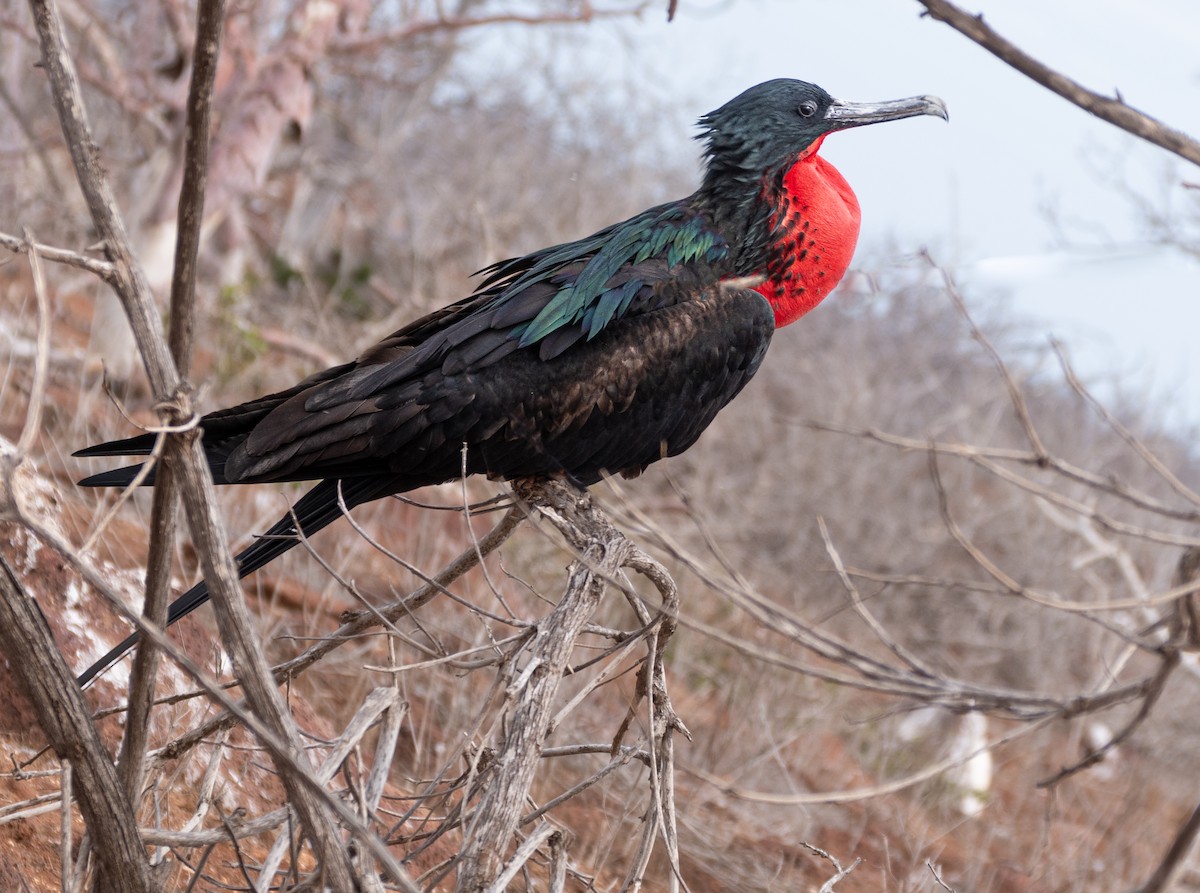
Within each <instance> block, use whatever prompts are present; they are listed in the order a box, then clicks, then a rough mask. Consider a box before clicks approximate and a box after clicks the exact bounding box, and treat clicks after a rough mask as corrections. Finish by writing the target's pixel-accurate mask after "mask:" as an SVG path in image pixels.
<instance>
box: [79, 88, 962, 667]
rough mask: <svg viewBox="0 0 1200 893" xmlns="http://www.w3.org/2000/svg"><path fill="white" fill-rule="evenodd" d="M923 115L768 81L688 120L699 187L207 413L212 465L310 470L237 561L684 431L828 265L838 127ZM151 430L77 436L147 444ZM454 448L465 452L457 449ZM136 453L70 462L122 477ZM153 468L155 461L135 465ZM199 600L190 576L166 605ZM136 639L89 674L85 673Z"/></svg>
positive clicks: (653, 453) (851, 233)
mask: <svg viewBox="0 0 1200 893" xmlns="http://www.w3.org/2000/svg"><path fill="white" fill-rule="evenodd" d="M915 115H936V116H938V117H940V118H946V117H947V114H946V107H945V105H944V104H943V103H942V101H941V100H940V99H937V98H936V97H933V96H917V97H913V98H910V99H901V100H896V101H892V102H881V103H850V102H843V101H841V100H837V99H834V98H833V97H831V96H830V95H829V94H828V93H826V92H825V91H824V90H822V89H821V88H820V87H817V86H815V85H813V84H808V83H805V82H803V81H796V80H790V79H778V80H772V81H767V82H766V83H763V84H759V85H758V86H756V87H752V88H750V89H749V90H747V91H746V92H744V93H742V94H741V95H740V96H738V97H736V98H735V99H733V100H731V101H730V102H728V103H726V104H725V105H723V106H721V107H720V108H719V109H717V110H716V111H713V112H710V113H709V114H707V115H705V116H704V117H702V118H701V119H700V122H699V125H700V128H701V133H700V136H699V138H700V139H702V140H703V141H704V144H705V148H704V161H705V171H704V176H703V181H702V183H701V185H700V188H699V189H697V190H696V191H695V192H694V193H692V194H691V195H690V196H688V197H687V198H684V199H680V200H679V201H674V202H669V203H667V204H663V205H659V206H657V207H654V208H650V209H649V210H647V211H643V212H642V213H641V214H638V215H636V216H634V217H631V218H629V219H628V220H625V221H623V222H621V223H616V224H613V225H612V226H609V227H607V228H605V229H602V230H600V231H599V232H597V233H595V234H593V235H590V236H587V237H586V238H583V239H579V240H578V241H575V242H567V243H565V244H562V245H555V246H554V247H551V248H544V249H542V250H540V251H535V252H533V253H531V254H527V255H525V256H523V257H517V258H512V259H509V260H504V261H500V262H499V263H496V264H493V265H492V266H490V267H488V268H486V269H485V270H483V271H481V275H483V276H484V279H483V281H482V283H481V284H480V286H479V289H478V291H476V292H475V293H474V294H472V295H471V296H470V297H467V298H464V299H463V300H461V301H458V302H457V303H454V304H451V305H449V306H447V307H445V308H443V309H441V310H437V311H435V312H433V313H431V314H429V315H428V316H425V317H423V318H421V319H418V320H416V321H415V322H413V323H411V324H409V325H407V326H405V327H404V328H402V329H401V330H400V331H398V332H396V333H395V334H393V335H391V336H389V337H388V338H386V339H384V340H383V341H381V342H380V343H379V344H377V345H375V346H374V347H372V348H370V349H369V350H368V351H367V352H366V353H364V354H363V355H362V356H361V357H359V358H358V359H357V360H355V361H353V362H350V363H346V364H344V365H341V366H335V367H334V368H332V369H326V370H325V371H324V372H318V373H317V374H315V375H313V376H311V377H309V378H307V379H305V380H304V381H302V382H300V383H299V384H297V385H295V386H294V387H292V388H289V389H288V390H286V391H281V392H280V393H277V394H271V395H269V396H266V397H260V398H258V399H256V400H251V401H250V402H248V403H243V404H241V405H239V406H234V407H231V408H229V409H222V410H218V411H217V412H213V413H209V414H208V415H206V416H204V418H203V419H202V420H201V426H202V428H203V440H202V442H203V445H204V451H205V453H206V454H207V457H208V462H209V466H210V468H211V469H212V474H213V478H214V480H215V481H216V483H218V484H253V483H263V482H269V481H311V480H317V481H320V483H318V484H317V485H316V486H315V487H313V488H312V489H311V490H309V491H308V492H307V493H306V494H305V495H304V496H303V497H302V498H301V499H300V500H299V501H298V502H297V503H296V504H295V506H294V507H293V510H292V512H291V513H289V514H288V515H286V516H284V517H283V518H281V519H280V520H279V521H278V522H276V523H275V525H274V526H273V527H271V529H270V530H268V531H267V533H266V534H265V535H264V536H263V537H261V538H260V539H258V540H256V541H255V543H254V544H253V545H251V546H250V547H249V548H247V549H246V550H245V551H243V552H242V553H241V554H240V555H238V558H237V561H238V567H239V571H240V574H241V575H242V576H245V575H246V574H249V573H251V572H253V571H254V570H257V569H258V568H260V567H262V566H263V565H264V564H266V563H267V562H269V561H271V560H272V559H274V558H276V557H277V556H279V555H281V554H282V553H284V552H286V551H287V550H288V549H290V548H292V547H293V546H295V545H296V544H297V542H299V539H298V537H297V535H296V534H297V526H296V525H299V530H300V531H301V532H302V533H303V534H304V535H305V536H309V535H311V534H313V533H315V532H316V531H317V530H320V529H321V528H323V527H325V526H326V525H327V524H329V523H331V522H332V521H334V520H336V519H337V518H338V517H339V516H340V515H341V513H342V510H341V508H340V506H339V504H338V503H339V500H338V493H339V489H340V492H341V497H342V499H343V501H344V503H345V505H346V507H347V508H353V507H354V506H356V505H360V504H362V503H364V502H368V501H370V500H373V499H379V498H381V497H384V496H388V495H391V494H395V493H402V492H404V491H406V490H411V489H413V488H416V487H421V486H425V485H427V484H436V483H441V482H444V481H447V480H451V479H454V478H457V477H459V476H460V475H461V474H462V470H463V467H464V462H465V468H466V471H467V473H468V474H486V475H488V476H489V477H492V478H497V479H512V478H517V477H525V476H530V475H564V476H565V477H566V478H568V479H569V480H572V481H574V482H575V483H577V484H578V485H579V486H581V487H584V486H588V485H590V484H593V483H595V482H597V481H598V480H600V478H601V476H602V475H603V474H604V473H606V472H608V473H621V474H624V475H626V476H632V475H636V474H638V473H639V472H641V471H642V470H643V469H644V468H646V466H648V465H650V464H651V463H652V462H655V461H657V460H658V459H661V458H662V457H664V456H674V455H677V454H679V453H681V452H683V451H684V450H686V449H687V448H688V447H690V446H691V445H692V444H693V443H695V442H696V439H697V438H698V437H699V436H700V434H701V432H702V431H704V429H705V428H706V427H708V425H709V423H710V422H712V420H713V418H714V417H715V416H716V414H717V412H718V411H719V410H720V409H721V408H722V407H724V406H725V405H726V404H727V403H728V402H729V401H730V400H732V399H733V397H734V396H736V395H737V393H738V392H739V391H740V390H741V389H742V388H743V387H744V386H745V384H746V382H748V381H749V380H750V378H751V377H752V376H753V375H754V373H755V372H756V371H757V370H758V367H759V364H760V363H761V362H762V360H763V356H764V354H765V353H766V350H767V345H768V344H769V343H770V341H771V335H772V333H773V332H774V331H775V328H776V327H777V326H783V325H787V324H788V323H790V322H793V321H794V320H796V319H798V318H800V317H801V316H803V315H804V314H805V313H807V312H808V311H809V310H811V309H812V308H813V307H815V306H816V305H817V304H818V303H819V302H820V301H821V300H822V299H823V298H824V297H825V296H826V295H827V294H829V292H830V291H831V290H832V289H833V288H834V286H835V285H837V283H838V280H840V279H841V278H842V274H843V273H845V272H846V267H847V266H848V265H849V263H850V257H851V255H852V254H853V252H854V246H855V243H856V241H857V239H858V228H859V207H858V201H857V199H856V198H855V197H854V193H853V192H852V191H851V189H850V187H849V185H848V184H847V183H846V181H845V179H844V178H843V177H842V175H841V174H839V173H838V171H837V170H836V169H835V168H834V167H833V166H832V165H831V164H829V162H827V161H825V160H824V159H823V158H821V157H820V156H819V155H818V154H817V150H818V149H820V147H821V143H822V141H823V140H824V139H825V137H826V136H828V135H829V134H830V133H833V132H834V131H837V130H845V129H847V128H850V127H858V126H860V125H864V124H874V123H877V122H880V121H892V120H896V119H899V118H908V117H912V116H915ZM153 445H154V435H152V434H143V435H140V436H138V437H132V438H129V439H127V440H118V441H113V442H111V443H104V444H100V445H98V446H93V447H88V448H87V449H85V450H80V451H79V452H78V453H76V454H75V455H77V456H145V455H149V453H150V451H151V448H152V447H153ZM464 449H465V452H466V456H465V459H464V456H463V451H464ZM140 467H141V466H140V465H134V466H129V467H125V468H118V469H115V470H113V471H107V472H103V473H101V474H97V475H93V476H92V477H89V478H87V479H86V480H84V481H81V483H82V485H83V486H86V487H123V486H126V485H128V484H129V483H130V482H131V481H132V480H133V479H134V476H135V475H136V474H137V473H138V469H139V468H140ZM153 482H154V475H153V472H151V474H150V475H149V476H148V477H147V479H146V481H145V483H146V484H152V483H153ZM207 599H208V589H207V587H206V586H205V584H204V583H203V582H201V583H198V584H196V585H195V586H194V587H192V588H191V589H190V590H188V592H187V593H185V594H184V595H183V596H182V597H180V598H179V599H178V600H177V601H175V602H174V603H173V604H172V605H171V608H170V614H169V618H168V621H167V622H168V624H170V623H174V622H175V621H176V620H178V619H180V618H181V617H183V616H184V615H186V614H188V613H189V612H190V611H192V610H194V609H195V608H196V607H198V606H199V605H201V604H203V603H204V602H205V601H206V600H207ZM136 641H137V637H136V636H131V637H130V638H128V639H126V640H125V641H124V642H122V643H121V644H120V645H118V646H117V647H116V648H114V649H113V650H112V651H111V652H109V653H108V654H107V655H105V656H104V657H103V658H101V659H100V660H99V661H98V662H97V663H96V664H95V665H93V666H92V667H91V668H89V669H88V670H87V671H86V672H85V673H83V675H82V676H81V677H80V682H81V684H86V683H87V682H88V681H90V680H91V679H92V678H93V677H94V676H95V675H96V673H98V672H100V671H101V670H103V669H105V668H107V667H108V666H109V665H111V664H112V663H113V662H114V661H115V660H116V659H117V658H118V657H120V656H121V655H122V654H124V653H125V652H126V651H128V650H129V648H131V647H132V646H133V645H134V644H135V643H136Z"/></svg>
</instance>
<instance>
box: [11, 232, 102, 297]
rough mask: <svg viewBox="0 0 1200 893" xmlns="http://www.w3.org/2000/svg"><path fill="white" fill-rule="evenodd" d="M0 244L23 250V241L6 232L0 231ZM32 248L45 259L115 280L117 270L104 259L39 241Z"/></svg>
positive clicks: (19, 250)
mask: <svg viewBox="0 0 1200 893" xmlns="http://www.w3.org/2000/svg"><path fill="white" fill-rule="evenodd" d="M0 245H2V246H3V247H5V248H7V249H8V250H9V251H12V252H23V251H25V250H26V249H25V247H24V246H25V242H24V241H23V240H21V239H18V238H17V237H16V236H10V235H8V234H7V233H0ZM33 247H34V249H35V250H36V251H37V253H38V254H40V255H41V256H42V257H44V258H45V259H46V260H49V261H53V262H54V263H59V264H66V265H67V266H71V267H78V268H79V269H81V270H87V271H88V272H89V273H93V274H95V275H96V276H98V277H100V278H101V279H103V280H104V281H105V282H107V283H109V284H110V285H112V284H113V283H114V282H115V281H116V276H117V271H116V267H114V266H113V265H112V264H111V263H109V262H108V261H104V260H97V259H96V258H94V257H88V256H87V255H86V254H80V253H78V252H77V251H68V250H67V249H65V248H55V247H54V246H53V245H42V244H40V243H38V244H36V245H34V246H33Z"/></svg>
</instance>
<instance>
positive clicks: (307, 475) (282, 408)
mask: <svg viewBox="0 0 1200 893" xmlns="http://www.w3.org/2000/svg"><path fill="white" fill-rule="evenodd" d="M727 254H728V246H727V245H726V243H725V242H724V240H723V239H721V238H720V237H719V236H718V235H717V234H716V233H715V231H714V230H713V229H712V227H711V226H710V225H709V224H708V223H707V222H706V221H705V219H704V218H703V217H701V216H700V215H698V214H695V213H694V212H692V211H690V210H689V209H688V208H687V206H686V205H684V204H680V203H675V204H670V205H662V206H659V207H657V208H652V209H650V210H649V211H646V212H644V213H642V214H640V215H638V216H636V217H633V218H630V219H629V220H627V221H624V222H623V223H621V224H617V225H614V226H612V227H609V228H608V229H605V230H601V231H600V232H598V233H596V234H594V235H592V236H589V237H587V238H585V239H580V240H578V241H576V242H571V243H567V244H564V245H559V246H555V247H553V248H548V249H544V250H542V251H540V252H535V253H533V254H529V255H526V256H524V257H520V258H514V259H510V260H507V261H502V262H500V263H498V264H495V265H493V266H492V267H489V268H487V269H485V270H484V271H482V273H483V275H484V276H485V279H484V281H483V283H482V285H481V287H480V289H479V290H478V291H477V292H476V293H474V294H473V295H471V296H469V297H467V298H464V299H463V300H461V301H459V302H457V303H455V304H451V305H449V306H447V307H444V308H442V309H440V310H438V311H435V312H434V313H431V314H429V315H427V316H425V317H422V318H421V319H418V320H416V321H414V322H412V323H410V324H409V325H407V326H405V327H404V328H402V329H400V330H399V331H397V332H395V333H393V334H392V335H390V336H388V337H387V338H385V339H384V340H383V341H381V342H380V343H379V344H376V345H375V346H374V347H372V348H370V349H369V350H368V351H366V352H365V353H364V354H363V355H362V356H361V357H359V359H358V360H357V361H356V362H354V363H350V364H345V365H342V366H338V367H335V368H333V369H329V370H325V371H324V372H321V373H318V374H316V375H314V376H312V377H310V378H308V379H306V380H305V381H303V382H301V383H300V384H298V385H296V386H294V387H292V388H289V389H287V390H285V391H281V392H279V393H277V394H272V395H269V396H266V397H261V398H258V399H256V400H253V401H250V402H248V403H244V404H241V405H239V406H235V407H231V408H229V409H224V410H220V411H218V412H215V413H211V414H209V415H207V416H205V417H204V419H203V420H202V426H203V428H204V432H205V433H204V443H205V449H206V452H207V454H208V456H209V459H210V463H211V465H212V468H213V473H214V476H215V479H216V480H217V481H218V482H249V481H266V480H314V479H316V478H320V477H360V476H365V475H373V474H380V473H385V472H387V471H390V470H391V469H392V468H393V467H394V466H392V464H391V460H392V458H393V457H394V456H395V455H397V454H398V453H399V452H401V451H402V449H403V448H405V447H413V446H414V444H417V445H418V446H419V441H420V439H421V438H422V437H424V438H427V439H428V438H435V439H436V434H434V433H432V432H434V431H435V429H436V430H440V427H439V426H441V427H444V423H445V422H446V421H447V420H448V419H449V418H450V417H452V416H455V415H457V414H460V413H462V412H463V411H464V410H465V409H467V407H469V405H470V404H471V403H472V402H473V401H474V392H473V390H472V389H471V388H470V387H466V388H458V389H455V387H451V386H449V385H450V383H451V382H452V381H457V380H458V379H460V378H461V377H463V376H472V375H476V374H478V373H480V372H482V370H485V369H488V368H490V367H492V366H494V365H496V364H498V363H501V362H503V361H505V358H507V357H509V356H510V355H512V354H514V353H517V352H520V353H521V354H523V355H528V357H529V358H530V359H533V358H536V360H537V361H538V362H540V363H548V362H550V361H552V360H554V359H555V358H557V357H560V356H561V355H563V354H564V353H565V352H567V351H568V349H569V348H571V347H572V346H573V345H577V344H579V343H581V342H583V343H588V342H591V341H593V340H594V339H596V338H597V337H598V336H599V335H600V334H601V333H603V332H605V331H607V330H608V329H610V328H612V327H613V326H614V325H616V324H618V323H621V322H622V321H626V320H629V319H633V318H636V317H637V316H639V315H641V314H644V313H648V312H651V311H654V310H659V309H662V308H664V307H668V306H672V305H674V304H678V303H684V302H688V301H692V300H697V299H700V298H702V297H704V296H705V295H706V294H707V291H706V290H711V289H712V288H713V287H714V286H715V284H716V282H717V277H718V275H719V273H718V271H719V269H720V267H721V262H722V261H723V260H724V259H725V257H726V256H727ZM435 394H436V396H435ZM470 418H471V415H470V413H467V414H466V415H465V416H464V417H463V418H461V419H459V421H458V423H457V425H456V426H454V427H455V428H456V429H457V428H461V427H462V426H463V425H465V424H467V423H468V422H469V421H470ZM455 436H457V434H456V435H455ZM152 446H153V436H150V435H143V436H141V437H135V438H130V439H128V440H125V441H115V442H112V443H108V444H101V445H100V446H98V447H90V448H88V449H87V450H83V451H80V453H79V455H87V456H98V455H145V454H148V453H149V452H150V449H151V448H152ZM430 449H432V447H431V446H429V445H428V444H427V445H426V446H425V450H426V452H428V451H429V450H430ZM439 461H440V455H439ZM435 464H436V463H435ZM438 467H439V468H440V467H441V466H440V465H439V466H438ZM136 470H137V469H136V467H130V468H125V469H116V470H113V471H110V472H103V473H101V474H99V475H95V476H93V477H91V478H88V479H87V480H86V481H85V482H84V483H86V484H88V485H91V486H115V485H121V484H124V483H128V482H129V480H131V479H132V477H133V475H134V474H135V473H136ZM439 473H440V472H439ZM412 485H413V486H416V485H417V484H416V483H415V482H414V483H413V484H412Z"/></svg>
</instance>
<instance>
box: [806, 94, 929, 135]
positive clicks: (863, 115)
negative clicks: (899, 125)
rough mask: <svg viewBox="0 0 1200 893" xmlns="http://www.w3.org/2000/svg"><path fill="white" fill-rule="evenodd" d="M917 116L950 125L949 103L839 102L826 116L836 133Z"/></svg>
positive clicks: (924, 99)
mask: <svg viewBox="0 0 1200 893" xmlns="http://www.w3.org/2000/svg"><path fill="white" fill-rule="evenodd" d="M917 115H935V116H936V117H938V118H941V119H942V120H943V121H949V120H950V115H949V113H948V112H947V111H946V103H944V102H942V100H940V99H938V97H936V96H910V97H909V98H908V99H893V100H892V101H891V102H844V101H843V100H841V99H835V100H834V101H833V104H832V105H830V106H829V109H828V110H827V111H826V112H825V120H826V121H828V122H829V123H830V124H832V125H833V129H834V130H845V129H846V128H847V127H861V126H863V125H864V124H878V123H879V122H881V121H898V120H900V119H901V118H913V117H915V116H917Z"/></svg>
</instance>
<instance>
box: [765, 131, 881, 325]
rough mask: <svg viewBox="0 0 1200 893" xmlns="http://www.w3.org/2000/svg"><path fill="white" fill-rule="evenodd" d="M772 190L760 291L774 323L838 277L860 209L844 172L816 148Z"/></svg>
mask: <svg viewBox="0 0 1200 893" xmlns="http://www.w3.org/2000/svg"><path fill="white" fill-rule="evenodd" d="M773 192H774V195H771V196H768V199H769V200H771V201H773V203H774V206H775V207H774V211H773V212H772V216H771V240H772V241H771V246H770V251H769V255H768V258H769V259H768V261H767V269H766V277H767V279H766V281H765V282H764V283H763V284H762V285H760V286H759V287H758V292H759V293H760V294H761V295H762V296H763V297H764V298H766V299H767V301H768V302H769V303H770V305H771V307H772V308H773V309H774V311H775V325H776V326H777V327H778V326H785V325H787V324H788V323H791V322H795V321H796V320H797V319H799V318H800V317H801V316H803V315H804V314H806V313H808V311H810V310H812V309H813V308H814V307H816V306H817V304H819V303H821V301H822V300H824V298H825V296H826V295H828V294H829V293H830V292H831V291H833V289H834V287H835V286H836V285H837V284H838V282H840V281H841V278H842V276H843V275H844V274H845V272H846V269H847V268H848V267H849V266H850V259H851V258H852V257H853V256H854V246H855V245H856V244H857V243H858V228H859V221H860V219H861V215H860V212H859V207H858V199H857V198H856V197H855V195H854V191H853V190H852V189H851V188H850V184H849V183H847V182H846V178H845V177H843V176H842V175H841V174H840V173H839V172H838V170H837V168H835V167H834V166H833V165H832V164H830V163H829V162H828V161H826V160H825V159H824V158H821V157H820V156H819V155H817V154H816V153H815V152H814V153H813V154H810V155H808V156H807V157H804V158H801V159H800V160H799V161H797V162H796V163H795V164H794V165H792V167H791V169H789V170H788V171H787V173H786V174H784V177H783V182H782V187H781V188H779V189H777V190H773Z"/></svg>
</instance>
